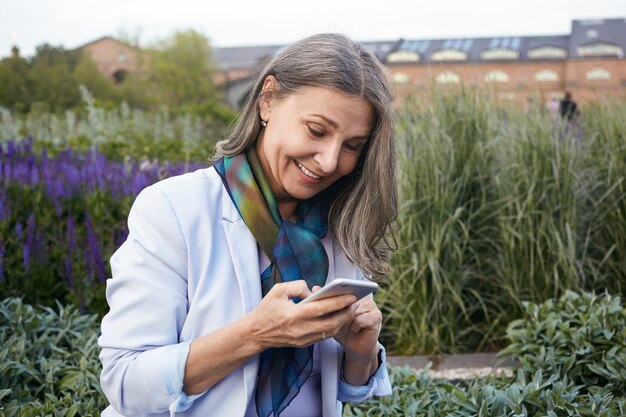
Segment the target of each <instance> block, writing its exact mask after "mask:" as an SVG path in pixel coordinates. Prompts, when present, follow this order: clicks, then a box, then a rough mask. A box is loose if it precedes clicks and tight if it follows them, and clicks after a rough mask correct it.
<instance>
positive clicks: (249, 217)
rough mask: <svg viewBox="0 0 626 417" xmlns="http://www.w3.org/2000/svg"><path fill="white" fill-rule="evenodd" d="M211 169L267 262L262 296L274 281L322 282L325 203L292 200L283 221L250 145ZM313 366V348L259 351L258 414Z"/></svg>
mask: <svg viewBox="0 0 626 417" xmlns="http://www.w3.org/2000/svg"><path fill="white" fill-rule="evenodd" d="M214 167H215V169H216V171H217V172H218V174H219V175H220V177H221V178H222V182H223V183H224V186H225V187H226V190H228V194H229V195H230V198H231V199H232V201H233V203H234V204H235V207H237V210H238V211H239V214H240V215H241V218H242V219H243V221H244V222H245V223H246V226H247V227H248V229H249V230H250V232H251V233H252V235H253V236H254V238H255V239H256V241H257V242H258V244H259V246H260V247H261V249H262V250H263V251H264V252H265V254H266V255H267V256H268V258H269V259H270V261H271V264H270V266H269V267H268V268H267V269H266V270H265V271H263V272H262V273H261V288H262V293H263V296H264V297H265V295H266V294H267V293H268V292H269V291H270V290H271V289H272V287H273V286H274V284H277V283H279V282H285V281H292V280H298V279H304V280H305V281H306V282H307V284H308V286H309V288H312V287H313V286H314V285H319V286H323V285H324V283H325V282H326V276H327V274H328V256H327V255H326V251H325V250H324V246H323V245H322V242H321V240H320V239H321V238H323V237H324V236H325V235H326V232H327V229H328V206H327V204H325V201H326V199H325V198H324V197H323V196H322V195H318V196H315V197H313V198H312V199H310V200H306V201H301V202H299V203H298V208H297V211H296V214H297V220H296V222H295V223H292V222H291V221H289V220H283V219H282V218H281V216H280V213H279V211H278V204H277V203H276V199H275V198H274V195H273V194H272V191H271V189H270V186H269V183H268V182H267V179H266V178H265V175H264V174H263V170H262V168H261V163H260V162H259V158H258V156H257V154H256V150H255V149H254V147H252V148H250V149H248V150H247V151H246V153H245V154H244V153H242V154H239V155H236V156H233V157H224V158H222V159H220V160H218V161H217V162H216V163H215V164H214ZM312 369H313V346H309V347H307V348H300V349H297V348H288V347H282V348H271V349H268V350H266V351H264V352H262V353H261V358H260V364H259V379H258V383H257V387H256V398H255V401H256V408H257V413H258V415H259V416H260V417H268V416H270V415H272V414H273V415H274V416H276V417H277V416H279V414H280V413H281V412H282V411H283V410H284V409H285V408H286V407H287V406H288V405H289V403H290V402H291V401H292V400H293V399H294V398H295V396H296V395H297V394H298V392H299V391H300V388H301V387H302V385H304V383H305V381H306V379H307V378H308V377H309V375H310V374H311V370H312Z"/></svg>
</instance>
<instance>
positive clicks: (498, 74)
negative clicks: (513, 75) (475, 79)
mask: <svg viewBox="0 0 626 417" xmlns="http://www.w3.org/2000/svg"><path fill="white" fill-rule="evenodd" d="M485 81H486V82H488V83H506V82H508V81H509V75H508V74H507V73H506V72H504V71H502V70H499V69H495V70H492V71H489V72H488V73H487V74H486V75H485Z"/></svg>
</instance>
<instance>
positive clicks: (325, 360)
mask: <svg viewBox="0 0 626 417" xmlns="http://www.w3.org/2000/svg"><path fill="white" fill-rule="evenodd" d="M322 243H323V244H324V248H325V249H326V253H327V254H328V277H327V278H326V284H328V283H329V282H331V281H332V280H334V279H335V252H334V245H333V243H332V241H331V240H330V239H329V238H324V239H323V240H322ZM319 346H320V366H321V373H322V416H323V417H336V416H337V390H338V384H339V382H338V381H339V375H338V372H339V364H340V360H339V355H340V354H341V349H338V348H337V346H338V344H337V342H335V340H334V339H332V338H331V339H327V340H322V341H321V342H320V344H319Z"/></svg>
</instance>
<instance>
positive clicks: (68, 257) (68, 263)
mask: <svg viewBox="0 0 626 417" xmlns="http://www.w3.org/2000/svg"><path fill="white" fill-rule="evenodd" d="M66 229H67V230H66V233H65V236H66V240H67V248H66V249H67V250H66V252H65V273H66V274H67V277H66V280H67V283H68V285H69V287H70V288H74V271H73V268H72V254H73V253H74V252H75V251H76V227H75V225H74V219H73V218H72V216H67V223H66Z"/></svg>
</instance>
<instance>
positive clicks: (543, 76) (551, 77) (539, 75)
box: [533, 68, 559, 83]
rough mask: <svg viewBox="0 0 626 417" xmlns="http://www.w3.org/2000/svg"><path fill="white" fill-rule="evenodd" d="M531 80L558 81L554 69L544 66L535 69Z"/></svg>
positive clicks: (542, 81)
mask: <svg viewBox="0 0 626 417" xmlns="http://www.w3.org/2000/svg"><path fill="white" fill-rule="evenodd" d="M533 80H535V81H537V82H540V83H551V82H556V81H559V74H557V73H556V71H554V70H551V69H549V68H544V69H541V70H539V71H537V72H536V73H535V75H533Z"/></svg>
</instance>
